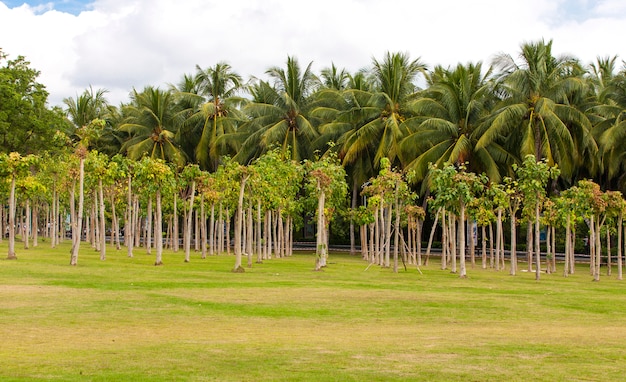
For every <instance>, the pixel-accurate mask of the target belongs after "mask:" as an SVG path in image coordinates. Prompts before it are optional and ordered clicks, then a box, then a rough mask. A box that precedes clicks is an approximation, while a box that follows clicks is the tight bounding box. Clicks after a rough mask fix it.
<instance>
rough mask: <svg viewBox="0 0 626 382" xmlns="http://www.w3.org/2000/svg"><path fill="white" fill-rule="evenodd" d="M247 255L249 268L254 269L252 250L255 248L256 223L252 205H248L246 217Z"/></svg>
mask: <svg viewBox="0 0 626 382" xmlns="http://www.w3.org/2000/svg"><path fill="white" fill-rule="evenodd" d="M246 226H247V229H246V232H247V235H246V245H245V247H246V254H247V255H248V268H252V248H253V240H252V239H253V236H254V235H253V232H254V222H253V218H252V203H249V205H248V213H247V215H246Z"/></svg>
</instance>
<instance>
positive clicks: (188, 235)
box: [185, 180, 196, 263]
mask: <svg viewBox="0 0 626 382" xmlns="http://www.w3.org/2000/svg"><path fill="white" fill-rule="evenodd" d="M195 194H196V181H195V180H194V181H192V182H191V196H190V197H189V206H188V207H187V227H186V229H185V262H186V263H188V262H189V261H190V256H191V254H190V251H191V228H192V226H191V223H193V220H192V219H193V201H194V197H195Z"/></svg>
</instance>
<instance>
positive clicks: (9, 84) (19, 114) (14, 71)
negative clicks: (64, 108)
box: [0, 49, 64, 155]
mask: <svg viewBox="0 0 626 382" xmlns="http://www.w3.org/2000/svg"><path fill="white" fill-rule="evenodd" d="M37 77H39V71H37V70H35V69H33V68H31V67H30V62H28V61H27V60H26V59H25V58H24V57H23V56H18V57H17V58H16V59H14V60H9V59H8V58H7V54H5V53H4V52H3V51H2V49H0V151H2V152H4V153H7V154H8V153H10V152H19V153H21V154H24V155H26V154H30V153H36V152H38V151H41V150H44V149H46V148H48V147H50V145H51V144H52V143H54V140H53V136H54V134H55V132H56V130H57V129H63V127H64V126H62V125H64V122H63V121H62V120H61V119H59V118H57V117H58V116H57V115H56V113H55V112H54V111H53V110H52V111H51V110H49V109H48V108H47V107H46V102H47V99H48V92H47V91H46V89H45V86H44V85H42V84H40V83H39V82H37Z"/></svg>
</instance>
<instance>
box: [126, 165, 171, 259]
mask: <svg viewBox="0 0 626 382" xmlns="http://www.w3.org/2000/svg"><path fill="white" fill-rule="evenodd" d="M135 174H136V177H137V178H138V179H139V180H140V182H141V183H142V184H143V185H144V187H145V191H146V192H147V193H148V194H149V195H151V196H152V195H153V196H154V198H155V202H156V203H155V204H156V213H155V222H154V225H155V228H154V232H155V249H156V259H155V262H154V265H163V213H162V195H164V194H165V195H169V194H170V193H171V191H172V189H173V187H174V184H173V179H174V174H173V173H172V169H171V168H170V167H169V166H168V165H167V164H166V163H165V162H164V161H163V160H160V159H153V158H150V157H144V158H143V159H142V160H141V161H139V163H137V167H136V169H135Z"/></svg>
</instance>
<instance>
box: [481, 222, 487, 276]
mask: <svg viewBox="0 0 626 382" xmlns="http://www.w3.org/2000/svg"><path fill="white" fill-rule="evenodd" d="M480 229H481V233H482V235H481V236H482V237H481V243H482V256H481V257H482V268H483V269H487V226H484V225H483V226H480Z"/></svg>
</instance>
